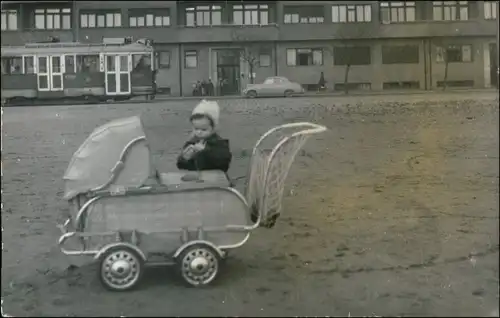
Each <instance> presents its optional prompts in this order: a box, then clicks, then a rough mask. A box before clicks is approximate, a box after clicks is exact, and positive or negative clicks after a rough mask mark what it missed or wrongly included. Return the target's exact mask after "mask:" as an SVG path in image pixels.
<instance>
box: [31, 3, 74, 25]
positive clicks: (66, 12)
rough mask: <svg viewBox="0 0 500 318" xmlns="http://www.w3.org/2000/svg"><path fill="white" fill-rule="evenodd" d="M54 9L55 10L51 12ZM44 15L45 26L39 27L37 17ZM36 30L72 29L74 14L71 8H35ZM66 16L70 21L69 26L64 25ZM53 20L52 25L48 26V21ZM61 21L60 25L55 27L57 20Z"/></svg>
mask: <svg viewBox="0 0 500 318" xmlns="http://www.w3.org/2000/svg"><path fill="white" fill-rule="evenodd" d="M49 11H54V12H49ZM40 16H42V17H43V27H38V21H37V18H38V17H40ZM49 17H50V19H49ZM33 18H34V20H33V21H34V28H33V29H34V30H71V29H72V26H73V14H72V10H71V8H68V7H65V8H35V9H34V10H33ZM65 18H67V19H69V20H67V21H68V22H69V25H68V26H66V27H65V26H64V24H65V23H64V22H65ZM49 21H52V27H51V28H49V27H48V24H49V23H48V22H49ZM56 21H57V22H58V23H59V27H55V26H54V25H55V22H56Z"/></svg>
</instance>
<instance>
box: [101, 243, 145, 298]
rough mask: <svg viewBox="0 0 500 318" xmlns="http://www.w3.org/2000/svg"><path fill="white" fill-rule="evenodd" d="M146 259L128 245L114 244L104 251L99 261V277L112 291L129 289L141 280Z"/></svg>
mask: <svg viewBox="0 0 500 318" xmlns="http://www.w3.org/2000/svg"><path fill="white" fill-rule="evenodd" d="M143 272H144V261H143V259H142V258H141V256H140V255H139V253H137V251H135V250H134V249H132V248H130V247H128V246H114V247H111V248H110V249H108V250H107V251H106V252H104V253H103V255H102V257H101V258H100V262H99V279H100V281H101V283H102V284H103V285H104V287H106V288H107V289H109V290H112V291H127V290H131V289H133V288H135V287H136V286H137V285H138V284H139V282H140V281H141V277H142V274H143Z"/></svg>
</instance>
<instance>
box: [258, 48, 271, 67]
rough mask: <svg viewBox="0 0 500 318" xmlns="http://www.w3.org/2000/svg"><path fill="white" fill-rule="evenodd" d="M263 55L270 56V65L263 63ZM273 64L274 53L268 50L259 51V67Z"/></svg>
mask: <svg viewBox="0 0 500 318" xmlns="http://www.w3.org/2000/svg"><path fill="white" fill-rule="evenodd" d="M262 56H268V57H269V64H268V65H263V64H262ZM272 65H273V58H272V53H271V52H268V51H261V52H259V67H271V66H272Z"/></svg>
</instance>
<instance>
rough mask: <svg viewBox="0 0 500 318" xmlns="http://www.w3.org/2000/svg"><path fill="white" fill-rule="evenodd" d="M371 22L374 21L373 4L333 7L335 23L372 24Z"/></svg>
mask: <svg viewBox="0 0 500 318" xmlns="http://www.w3.org/2000/svg"><path fill="white" fill-rule="evenodd" d="M371 20H372V6H371V4H357V5H334V6H332V22H333V23H348V22H371Z"/></svg>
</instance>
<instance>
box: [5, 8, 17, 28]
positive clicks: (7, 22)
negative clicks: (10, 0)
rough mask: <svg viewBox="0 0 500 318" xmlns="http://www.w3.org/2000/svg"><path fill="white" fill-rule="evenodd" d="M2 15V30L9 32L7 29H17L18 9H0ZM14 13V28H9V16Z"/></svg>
mask: <svg viewBox="0 0 500 318" xmlns="http://www.w3.org/2000/svg"><path fill="white" fill-rule="evenodd" d="M1 13H2V16H1V19H2V21H5V28H3V23H2V32H9V31H18V30H19V11H18V10H16V9H2V12H1ZM12 15H14V16H15V17H16V19H15V20H16V21H15V28H10V27H9V26H10V20H11V19H12V18H11V16H12Z"/></svg>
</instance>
